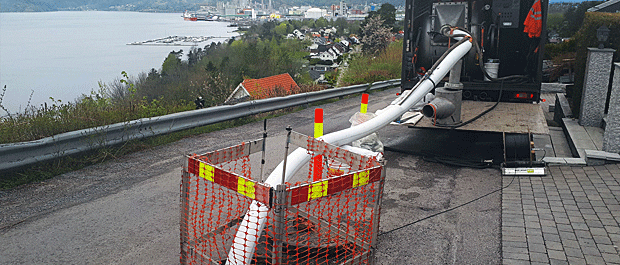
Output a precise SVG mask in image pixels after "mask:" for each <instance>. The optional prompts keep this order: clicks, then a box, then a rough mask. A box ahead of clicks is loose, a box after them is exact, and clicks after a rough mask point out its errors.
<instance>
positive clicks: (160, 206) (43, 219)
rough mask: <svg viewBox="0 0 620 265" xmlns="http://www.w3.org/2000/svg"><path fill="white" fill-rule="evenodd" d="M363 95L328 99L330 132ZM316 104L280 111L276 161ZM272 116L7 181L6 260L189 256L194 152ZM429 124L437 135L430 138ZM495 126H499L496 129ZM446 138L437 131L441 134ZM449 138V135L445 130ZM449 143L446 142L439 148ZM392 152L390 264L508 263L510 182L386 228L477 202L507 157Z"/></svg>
mask: <svg viewBox="0 0 620 265" xmlns="http://www.w3.org/2000/svg"><path fill="white" fill-rule="evenodd" d="M396 92H398V89H390V90H386V91H383V92H376V93H373V94H371V100H370V103H369V111H375V110H377V109H380V108H383V107H384V106H386V105H387V104H389V102H391V101H392V100H393V99H394V97H395V96H394V95H395V93H396ZM359 100H360V98H359V97H356V98H350V99H344V100H341V101H338V102H336V103H333V104H328V105H324V106H322V107H323V108H324V111H325V117H326V118H325V132H326V133H329V132H332V131H336V130H340V129H343V128H346V127H348V126H349V125H348V123H347V121H348V119H349V117H350V116H351V115H353V113H354V112H355V111H357V109H358V108H359ZM312 115H313V108H310V109H306V110H303V111H299V112H295V113H291V114H288V115H286V116H281V117H278V118H273V119H270V120H269V122H268V127H269V128H268V131H269V135H270V136H271V137H275V138H274V139H272V140H271V141H268V143H269V144H270V151H269V152H270V153H269V154H268V156H267V157H269V158H272V159H270V160H269V161H268V165H267V169H269V170H270V169H272V168H274V167H275V165H276V164H277V163H279V162H280V160H281V158H282V156H283V149H284V148H283V146H284V144H283V142H281V140H279V139H282V137H283V135H284V134H285V130H284V128H285V127H286V126H287V125H291V126H292V127H293V129H294V130H296V131H298V132H301V133H304V134H309V135H311V133H312V129H313V117H312ZM261 130H262V122H257V123H252V124H247V125H244V126H240V127H237V128H231V129H227V130H223V131H218V132H213V133H209V134H203V135H198V136H194V137H188V138H186V139H183V140H181V141H178V142H176V143H173V144H169V145H165V146H160V147H156V148H153V149H150V150H146V151H142V152H137V153H134V154H130V155H126V156H123V157H119V158H117V159H114V160H111V161H108V162H105V163H102V164H99V165H95V166H91V167H88V168H85V169H83V170H79V171H75V172H71V173H67V174H64V175H62V176H58V177H56V178H54V179H50V180H47V181H44V182H41V183H36V184H31V185H26V186H23V187H20V188H17V189H14V190H10V191H3V192H0V212H1V214H0V264H77V263H94V264H175V263H178V261H179V219H178V218H179V210H178V209H179V208H178V207H179V203H178V202H179V182H180V174H181V165H182V161H183V158H184V155H186V154H189V153H203V152H206V151H210V150H215V149H219V148H224V147H228V146H231V145H235V144H238V143H240V142H241V141H244V140H251V139H257V138H259V137H260V136H261ZM448 133H449V132H443V131H440V132H437V131H432V130H425V131H419V130H413V129H408V128H405V127H394V126H390V127H387V128H385V129H383V130H381V131H380V132H379V136H380V138H381V139H382V140H383V142H384V144H385V145H386V146H387V147H392V149H402V150H405V151H406V150H409V151H411V150H412V149H413V151H415V152H422V151H425V150H424V149H428V150H426V152H436V151H440V152H443V151H447V150H448V149H451V148H452V146H455V147H454V148H452V149H453V151H454V153H457V154H465V155H467V156H470V157H477V158H479V157H486V156H487V155H489V156H492V155H491V154H488V153H489V150H493V149H494V148H493V146H492V144H491V145H489V144H488V143H484V142H483V143H482V144H481V145H479V146H475V145H471V144H470V143H471V142H473V141H475V139H476V138H472V137H477V136H472V135H460V139H462V140H454V139H453V138H448V137H447V136H448V135H447V134H448ZM430 136H439V137H438V138H431V137H430ZM488 137H493V136H488ZM432 139H436V140H432ZM442 139H443V140H442ZM437 146H439V150H436V148H434V147H437ZM385 155H386V158H387V160H388V165H387V180H386V186H385V193H384V204H383V212H382V217H381V227H380V230H381V232H382V233H385V234H382V235H381V236H380V237H379V244H378V250H377V261H378V263H380V264H498V263H500V260H501V247H500V241H499V240H500V238H501V236H500V213H501V212H500V211H501V206H500V194H499V193H495V194H493V195H491V196H488V197H485V198H483V199H481V200H479V201H476V202H474V203H472V204H469V205H467V206H464V207H462V208H458V209H456V210H454V211H450V212H448V213H445V214H442V215H439V216H437V217H434V218H431V219H428V220H425V221H422V222H419V223H416V224H414V225H411V226H407V227H405V228H402V229H400V230H397V231H395V232H388V233H386V232H387V231H390V230H392V229H394V228H397V227H399V226H402V225H404V224H406V223H409V222H413V221H415V220H418V219H421V218H423V217H426V216H429V215H431V214H434V213H437V212H439V211H442V210H444V209H447V208H450V207H454V206H456V205H459V204H461V203H464V202H467V201H469V200H471V199H474V198H476V197H477V196H480V195H483V194H486V193H487V192H490V191H492V190H495V189H497V188H499V187H500V185H501V178H500V174H499V171H498V170H497V169H469V168H460V167H451V166H445V165H442V164H437V163H433V162H427V161H425V160H423V159H422V158H421V157H420V156H413V155H409V154H404V153H400V152H395V151H387V152H386V153H385Z"/></svg>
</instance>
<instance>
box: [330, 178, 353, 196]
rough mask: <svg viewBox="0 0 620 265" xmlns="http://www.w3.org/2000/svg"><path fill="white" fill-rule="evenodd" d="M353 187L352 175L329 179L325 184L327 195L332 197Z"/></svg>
mask: <svg viewBox="0 0 620 265" xmlns="http://www.w3.org/2000/svg"><path fill="white" fill-rule="evenodd" d="M352 186H353V175H352V174H349V175H344V176H340V177H338V178H334V179H330V180H329V183H328V184H327V195H332V194H334V193H337V192H341V191H343V190H347V189H350V188H351V187H352Z"/></svg>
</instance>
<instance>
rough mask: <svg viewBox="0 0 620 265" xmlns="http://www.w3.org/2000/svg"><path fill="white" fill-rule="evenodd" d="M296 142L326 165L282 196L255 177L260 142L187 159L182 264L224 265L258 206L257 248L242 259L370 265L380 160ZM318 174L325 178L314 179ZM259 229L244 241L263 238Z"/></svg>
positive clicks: (297, 137) (296, 137)
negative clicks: (254, 205) (262, 222)
mask: <svg viewBox="0 0 620 265" xmlns="http://www.w3.org/2000/svg"><path fill="white" fill-rule="evenodd" d="M293 133H294V132H293ZM291 142H293V143H295V144H297V145H298V146H301V147H304V148H306V150H308V152H309V153H311V152H312V153H311V155H313V156H315V155H321V156H323V159H322V161H323V162H322V163H324V164H325V165H324V166H323V167H315V166H316V165H313V160H312V161H311V162H309V163H308V167H307V168H308V172H307V174H306V173H304V174H302V175H304V176H307V179H306V180H301V181H296V182H295V183H294V184H291V183H286V188H285V189H281V191H279V192H278V191H277V189H276V187H270V186H268V185H265V184H263V183H261V182H260V180H257V179H252V178H251V176H252V174H251V173H252V167H251V164H252V163H251V161H250V157H251V156H250V155H251V154H252V153H254V152H257V151H260V150H258V149H259V148H257V146H260V145H261V144H262V143H261V142H260V141H254V142H248V143H244V144H241V145H238V146H234V147H230V148H226V149H222V150H218V151H215V152H211V153H207V154H203V155H192V156H189V157H188V160H187V164H186V166H185V167H184V171H183V177H182V183H181V222H180V228H181V263H182V264H223V263H224V262H225V261H226V259H227V258H228V253H229V251H230V250H231V247H234V246H236V245H234V244H233V240H234V238H235V235H236V234H237V230H238V228H239V226H240V224H241V223H242V220H243V218H244V216H245V214H246V213H247V211H248V209H249V207H250V205H251V204H252V202H255V203H258V204H259V205H261V206H266V207H263V208H262V209H266V210H265V211H267V214H266V216H267V217H266V221H265V225H264V229H262V231H260V236H259V237H258V243H257V244H256V245H255V246H254V249H253V251H252V253H244V256H246V257H252V258H251V261H252V262H251V263H252V264H368V263H372V262H371V261H372V258H373V249H374V247H375V246H376V240H377V239H376V236H377V233H378V228H379V212H380V201H381V195H382V192H383V180H384V176H385V174H384V170H383V167H382V164H381V163H380V161H377V159H376V158H374V157H365V156H361V155H358V154H355V153H351V152H348V151H346V150H343V149H341V148H338V147H335V146H331V145H328V144H326V143H324V142H322V141H318V140H316V139H315V138H312V137H308V136H305V135H301V134H297V133H294V134H293V136H292V139H291ZM316 168H321V170H322V173H321V176H322V178H321V179H320V180H316V181H314V180H313V176H315V174H314V173H313V172H312V171H313V170H315V169H316ZM280 210H282V211H280ZM250 221H256V219H250ZM256 226H257V225H255V226H252V227H256ZM248 227H249V226H248ZM245 228H247V227H243V228H242V231H245V230H243V229H245ZM254 230H255V231H250V232H248V233H247V235H246V237H245V240H247V241H249V240H251V239H252V237H253V236H252V235H253V234H258V232H259V231H258V230H257V229H254ZM248 245H249V244H248ZM235 250H236V251H244V250H243V249H235Z"/></svg>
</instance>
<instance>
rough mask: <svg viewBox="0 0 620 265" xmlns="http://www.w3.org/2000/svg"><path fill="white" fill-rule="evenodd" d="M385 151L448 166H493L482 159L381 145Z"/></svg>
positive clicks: (480, 167) (477, 167) (481, 167)
mask: <svg viewBox="0 0 620 265" xmlns="http://www.w3.org/2000/svg"><path fill="white" fill-rule="evenodd" d="M383 149H384V150H385V151H391V152H397V153H403V154H408V155H414V156H420V157H422V159H423V160H424V161H427V162H433V163H439V164H444V165H448V166H456V167H469V168H476V169H484V168H490V167H493V163H491V162H486V161H483V160H467V159H464V158H461V157H450V156H441V155H438V154H430V153H420V152H413V151H408V150H399V149H395V148H392V147H389V146H385V147H383Z"/></svg>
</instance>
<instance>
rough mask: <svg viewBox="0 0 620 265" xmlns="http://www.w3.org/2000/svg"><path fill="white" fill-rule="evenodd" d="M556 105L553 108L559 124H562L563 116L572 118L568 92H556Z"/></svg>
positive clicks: (555, 119)
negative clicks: (567, 97) (567, 96)
mask: <svg viewBox="0 0 620 265" xmlns="http://www.w3.org/2000/svg"><path fill="white" fill-rule="evenodd" d="M554 105H555V107H554V109H553V121H555V122H557V123H558V124H562V119H563V118H572V117H573V113H572V111H571V109H570V105H569V104H568V99H566V94H563V93H558V94H555V104H554Z"/></svg>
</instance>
